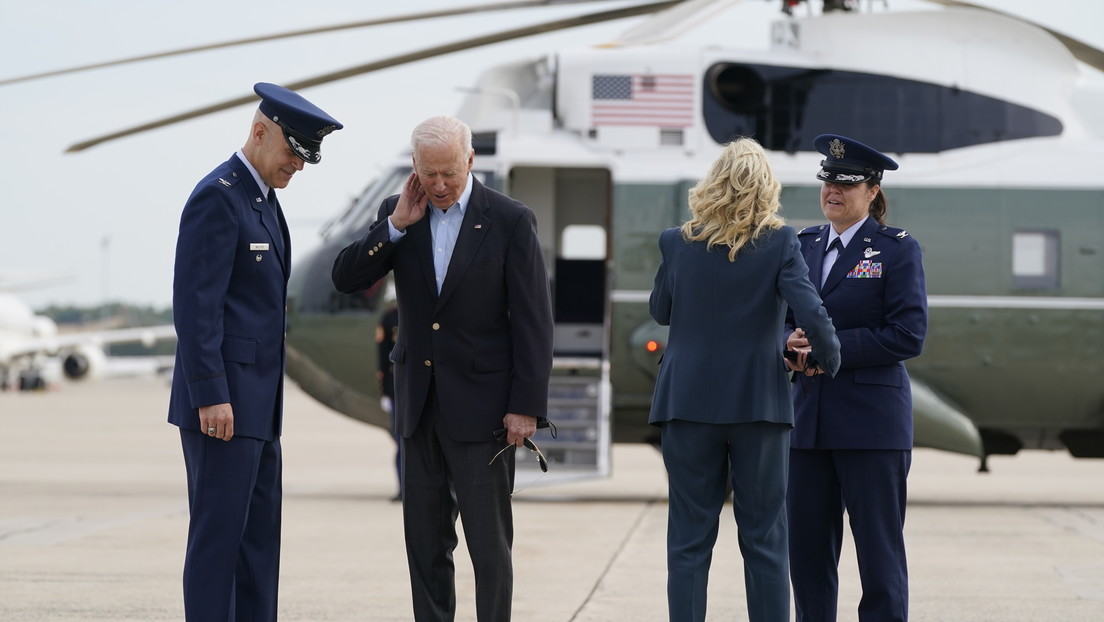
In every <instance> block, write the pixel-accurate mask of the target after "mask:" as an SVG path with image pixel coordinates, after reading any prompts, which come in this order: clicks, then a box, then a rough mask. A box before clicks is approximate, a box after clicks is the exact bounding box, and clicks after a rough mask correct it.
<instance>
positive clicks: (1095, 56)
mask: <svg viewBox="0 0 1104 622" xmlns="http://www.w3.org/2000/svg"><path fill="white" fill-rule="evenodd" d="M929 2H933V3H935V4H940V5H943V6H957V7H964V8H968V9H980V10H982V11H989V12H990V13H996V14H998V15H1003V16H1005V17H1009V18H1012V19H1014V20H1017V21H1021V22H1024V23H1026V24H1031V25H1032V26H1035V27H1036V28H1041V29H1043V30H1045V31H1047V33H1048V34H1050V35H1051V36H1053V37H1054V38H1055V39H1058V40H1059V41H1060V42H1061V43H1062V45H1064V46H1066V49H1067V50H1069V51H1070V54H1073V57H1074V58H1076V59H1077V60H1079V61H1081V62H1083V63H1085V64H1086V65H1089V66H1091V67H1095V68H1096V69H1097V70H1098V71H1104V50H1101V49H1100V48H1096V47H1093V46H1091V45H1089V44H1088V43H1085V42H1084V41H1081V40H1080V39H1075V38H1073V37H1070V36H1068V35H1064V34H1062V33H1060V32H1058V31H1056V30H1051V29H1050V28H1047V27H1046V26H1044V25H1042V24H1040V23H1038V22H1034V21H1031V20H1029V19H1026V18H1023V17H1020V16H1019V15H1013V14H1011V13H1005V12H1004V11H1001V10H999V9H991V8H989V7H986V6H981V5H979V4H974V3H973V2H960V1H959V0H929Z"/></svg>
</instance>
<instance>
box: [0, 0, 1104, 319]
mask: <svg viewBox="0 0 1104 622" xmlns="http://www.w3.org/2000/svg"><path fill="white" fill-rule="evenodd" d="M492 1H497V0H420V1H418V2H406V3H384V2H363V1H360V0H343V1H328V2H313V3H312V2H302V1H289V0H268V1H266V2H263V3H262V2H227V1H226V0H219V1H214V0H188V1H186V2H184V1H176V0H163V1H158V2H150V1H148V0H131V1H124V0H100V1H97V2H88V1H87V0H50V1H48V2H28V1H27V0H0V15H2V16H3V19H2V20H0V79H3V78H8V77H14V76H19V75H24V74H28V73H34V72H38V71H47V70H51V69H57V68H60V67H67V66H72V65H79V64H85V63H91V62H97V61H104V60H112V59H115V58H120V57H125V56H134V55H139V54H148V53H153V52H159V51H163V50H167V49H173V48H178V47H187V46H193V45H198V44H202V43H208V42H216V41H222V40H227V39H235V38H242V37H247V36H254V35H262V34H268V33H272V32H280V31H285V30H293V29H300V28H307V27H311V26H320V25H329V24H336V23H340V22H343V21H356V20H365V19H370V18H374V17H379V16H381V15H384V14H407V13H411V12H415V11H422V10H431V9H439V8H450V7H454V6H458V5H462V4H482V3H486V2H492ZM861 1H862V5H863V6H864V7H866V6H867V5H869V3H870V0H861ZM975 1H976V3H978V4H984V5H988V6H994V7H999V8H1001V9H1002V10H1005V11H1007V12H1011V13H1015V14H1018V15H1022V16H1025V17H1028V18H1031V19H1035V20H1038V21H1040V22H1042V23H1044V24H1046V25H1048V26H1050V27H1052V28H1055V29H1057V30H1060V31H1063V32H1066V33H1067V34H1070V35H1073V36H1075V37H1078V38H1081V39H1083V40H1085V41H1087V42H1089V43H1092V44H1094V45H1096V46H1102V47H1104V3H1101V2H1100V1H1099V0H1051V1H1048V2H1041V1H1037V0H999V1H998V0H975ZM624 4H631V2H624V1H623V2H620V3H617V2H611V3H597V4H592V5H582V6H577V7H554V8H544V9H528V10H520V11H513V12H510V13H508V14H507V15H505V16H502V15H498V16H494V17H491V16H488V15H486V14H484V15H477V16H466V17H461V18H450V19H437V20H430V21H423V22H418V23H414V24H406V25H391V26H383V27H375V28H370V29H360V30H356V31H350V32H344V33H337V34H328V35H320V36H311V37H304V38H298V39H293V40H289V41H284V42H279V43H265V44H258V45H252V46H245V47H241V48H236V49H233V50H223V51H213V52H203V53H198V54H193V55H189V56H186V57H181V58H174V59H162V60H156V61H151V62H145V63H140V64H134V65H128V66H124V67H116V68H110V69H100V70H95V71H90V72H86V73H82V74H75V75H69V76H62V77H54V78H47V79H43V80H39V81H36V82H30V83H23V84H16V85H8V86H0V146H2V148H3V150H4V152H5V153H6V154H7V157H6V158H5V162H4V166H3V167H2V168H0V171H2V172H0V182H2V183H0V274H7V273H10V272H12V271H40V270H56V271H58V272H61V273H65V274H68V275H70V278H69V279H68V280H67V281H65V282H63V283H62V284H58V285H52V286H49V287H44V288H41V289H38V290H34V291H28V292H23V293H22V294H21V296H22V297H23V298H24V299H25V300H27V301H28V302H29V303H30V304H32V305H33V306H35V307H36V308H38V307H41V306H44V305H46V304H49V303H61V304H68V303H74V304H81V305H92V304H98V303H100V302H101V301H102V300H103V299H104V297H105V296H106V297H107V298H108V299H110V300H121V301H125V302H131V303H137V304H152V305H155V306H158V307H161V306H168V305H169V304H170V303H171V298H172V264H173V254H174V247H175V243H176V230H177V225H178V222H179V216H180V209H181V208H182V206H183V204H184V201H185V199H186V198H187V196H188V194H189V193H190V192H191V190H192V188H193V187H194V186H195V183H196V182H197V181H198V180H199V179H200V178H202V177H203V176H204V175H205V174H206V173H207V172H209V171H210V170H211V169H212V168H214V166H215V165H217V164H218V163H220V162H222V161H224V160H225V159H226V158H227V157H228V156H229V155H230V154H231V153H233V152H234V151H235V150H236V149H238V148H239V147H241V145H242V144H243V143H244V141H245V138H246V134H247V132H248V129H249V122H250V120H251V118H252V114H253V108H252V107H250V106H241V107H238V108H234V109H231V110H228V111H224V112H221V113H218V114H215V115H210V116H207V117H203V118H201V119H196V120H192V121H188V122H184V123H181V124H178V125H176V126H172V127H169V128H163V129H160V130H155V131H152V132H147V133H145V134H142V135H139V136H134V137H130V138H125V139H122V140H118V141H115V142H111V143H108V144H105V145H101V146H98V147H94V148H92V149H89V150H86V151H84V152H81V153H78V154H65V153H64V151H65V149H66V147H68V146H69V145H70V144H72V143H74V142H77V141H80V140H83V139H86V138H90V137H93V136H98V135H100V134H104V133H108V132H111V131H115V130H119V129H122V128H125V127H129V126H131V125H135V124H138V123H142V122H147V121H151V120H154V119H157V118H160V117H162V116H167V115H170V114H175V113H178V112H182V111H184V110H188V109H190V108H193V107H197V106H200V105H205V104H210V103H214V102H217V101H221V100H223V99H228V98H232V97H237V96H241V95H247V94H250V93H251V92H252V85H253V83H254V82H258V81H265V82H275V83H285V82H292V81H295V80H299V79H302V78H305V77H309V76H312V75H316V74H320V73H325V72H329V71H333V70H336V69H341V68H345V67H350V66H354V65H358V64H362V63H365V62H368V61H371V60H376V59H380V58H384V57H387V56H391V55H393V54H396V53H399V52H403V51H409V50H414V49H419V48H422V47H428V46H432V45H437V44H440V43H442V42H447V41H453V40H457V39H463V38H467V37H470V36H474V35H476V34H481V33H487V32H492V31H495V30H499V29H504V28H510V27H514V26H516V25H521V24H529V23H536V22H543V21H546V20H551V19H555V18H559V17H564V16H567V15H573V14H577V13H583V12H591V11H598V10H602V9H604V8H613V7H614V6H620V5H624ZM744 4H745V5H746V6H742V7H738V8H737V9H736V10H738V11H741V12H746V14H747V17H748V18H749V19H756V20H760V21H762V22H763V27H762V33H763V35H762V39H761V40H759V41H743V42H741V43H742V44H743V45H745V46H748V47H761V46H764V45H766V40H767V32H768V24H767V21H768V20H769V19H770V18H773V17H775V16H776V15H778V7H779V6H780V2H779V0H771V1H770V2H765V1H763V0H745V2H744ZM875 4H877V5H881V1H880V0H879V1H878V2H877V3H875ZM889 4H890V6H891V7H893V8H915V7H916V6H918V2H917V1H916V0H889ZM920 4H922V3H920ZM249 7H252V9H250V8H249ZM640 20H641V18H633V19H630V20H622V21H620V22H617V23H612V24H607V25H598V26H589V27H586V28H583V29H577V30H576V31H573V32H571V33H560V34H549V35H541V36H540V37H536V38H533V39H530V40H527V41H520V42H511V43H505V44H498V45H495V46H491V47H488V48H483V49H481V50H474V51H469V52H463V53H458V54H455V55H453V56H452V57H450V58H447V59H439V60H429V61H420V62H418V63H414V64H410V65H406V66H404V67H399V68H394V69H389V70H385V71H381V72H377V73H374V74H369V75H366V76H362V77H358V78H353V79H348V80H345V81H342V82H338V83H334V84H331V85H326V86H320V87H314V88H310V89H307V90H305V91H303V94H304V95H305V96H306V97H308V98H309V99H311V100H312V101H313V102H315V103H316V104H318V105H319V106H321V107H322V108H323V109H325V110H326V111H327V112H329V113H330V114H331V115H333V116H334V117H336V118H337V119H338V120H340V121H342V122H343V123H344V124H345V126H346V128H345V129H344V130H341V131H338V132H335V133H334V134H331V135H330V136H328V137H327V138H326V139H325V141H324V143H323V149H322V153H323V161H322V163H321V164H319V165H317V166H310V165H308V166H307V168H306V169H305V170H304V171H302V172H300V173H298V174H296V176H295V178H294V179H293V180H292V183H291V185H290V186H289V187H288V188H287V189H286V190H284V191H282V192H281V195H280V196H281V198H280V202H281V204H282V205H283V206H284V210H285V214H286V216H287V218H288V221H289V224H290V226H291V233H292V240H293V247H294V249H295V254H296V255H298V256H303V254H304V253H305V251H307V250H309V249H310V248H312V247H314V246H315V245H316V244H317V240H318V230H319V228H320V227H321V226H322V225H323V223H324V222H325V221H326V220H327V219H329V218H330V217H332V216H333V215H335V214H336V213H337V212H338V211H340V210H342V209H344V208H345V207H346V206H347V205H348V203H349V202H350V201H351V200H352V199H353V198H354V197H355V196H356V195H357V194H359V193H360V191H361V190H363V188H364V186H365V185H366V184H367V183H368V182H369V181H370V180H371V179H372V178H373V177H375V175H376V173H377V172H378V171H379V170H380V167H381V166H383V165H384V164H386V163H388V162H390V160H391V159H392V157H393V156H394V155H396V154H397V153H399V152H401V151H403V150H404V149H405V148H406V145H407V142H408V137H409V132H410V129H411V128H412V127H413V126H414V125H415V124H416V123H417V122H419V121H421V120H422V119H424V118H425V117H428V116H431V115H434V114H451V113H454V112H456V110H457V108H458V106H459V103H460V99H461V97H462V96H463V95H462V93H460V92H459V91H458V87H465V86H470V85H472V84H473V83H474V82H475V79H476V77H477V76H478V74H479V73H481V72H482V71H483V70H484V69H485V68H487V67H489V66H492V65H494V64H496V63H498V62H501V61H502V60H504V59H513V58H517V57H535V56H539V55H542V54H544V53H547V52H550V51H554V50H556V49H558V48H560V47H576V46H580V45H586V44H591V43H596V42H601V41H604V40H608V39H610V38H612V37H614V36H616V35H617V34H618V33H620V32H622V31H624V30H626V29H627V28H629V27H630V26H632V25H634V24H636V23H638V22H639V21H640Z"/></svg>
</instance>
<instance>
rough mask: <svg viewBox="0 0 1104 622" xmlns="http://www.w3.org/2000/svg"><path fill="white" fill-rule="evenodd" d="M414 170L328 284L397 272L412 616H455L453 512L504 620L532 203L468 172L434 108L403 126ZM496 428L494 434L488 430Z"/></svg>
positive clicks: (540, 359)
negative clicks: (415, 124) (511, 447)
mask: <svg viewBox="0 0 1104 622" xmlns="http://www.w3.org/2000/svg"><path fill="white" fill-rule="evenodd" d="M411 147H412V150H413V163H414V173H412V174H411V175H410V177H409V178H407V180H406V183H405V184H404V185H403V188H402V192H401V194H399V195H398V196H392V197H390V198H388V199H386V200H384V202H383V204H382V205H381V206H380V210H379V217H378V219H377V221H376V223H375V224H374V225H373V226H372V228H371V229H369V231H368V233H367V234H366V235H365V236H364V237H363V238H362V239H361V240H359V241H357V242H354V243H352V244H350V245H349V246H347V247H346V248H345V249H344V250H342V251H341V253H340V254H339V255H338V257H337V260H336V261H335V262H334V267H333V282H334V285H335V286H336V287H337V289H338V291H341V292H346V293H350V292H354V291H357V290H361V289H365V288H367V287H369V286H370V285H372V284H373V283H375V282H376V281H377V280H379V279H380V278H383V276H384V275H386V274H387V273H388V272H391V271H394V279H395V289H396V293H397V296H398V305H399V326H401V327H402V329H401V331H400V334H399V341H398V344H397V345H396V346H395V348H394V350H393V352H392V355H391V359H392V360H393V361H394V363H395V402H396V406H397V409H398V410H397V413H396V414H397V416H396V423H397V429H398V432H399V434H400V435H401V436H402V437H403V440H402V454H403V484H402V486H403V520H404V525H405V531H406V551H407V559H408V562H409V566H410V582H411V590H412V594H413V601H414V617H415V619H416V620H419V621H423V622H424V621H438V620H452V619H453V617H454V615H455V609H456V595H455V592H456V588H455V579H454V573H455V571H454V566H453V561H452V552H453V549H455V548H456V544H457V536H456V518H457V515H458V514H459V515H460V516H463V520H464V534H465V536H466V538H467V544H468V551H469V553H470V554H471V558H472V566H473V567H474V570H475V584H476V609H477V615H478V619H479V620H481V621H485V622H490V621H496V622H502V621H505V620H509V619H510V610H511V600H512V591H513V568H512V562H511V552H510V551H511V547H512V546H513V514H512V509H511V507H510V493H511V490H512V488H513V479H514V453H515V451H507V452H504V453H503V454H502V455H501V456H500V457H498V458H495V456H496V454H498V453H499V451H500V449H502V448H503V444H502V443H503V442H505V443H508V444H510V445H514V446H515V447H518V448H520V447H523V444H524V442H525V439H526V438H528V437H530V436H532V435H533V434H534V433H535V432H536V430H537V427H538V424H539V423H540V422H541V421H542V420H543V419H544V416H545V414H546V410H547V405H548V377H549V375H550V373H551V366H552V305H551V302H550V294H549V287H548V279H547V275H546V272H545V266H544V258H543V256H542V254H541V248H540V243H539V242H538V239H537V231H536V218H535V217H534V215H533V212H532V211H531V210H530V209H529V208H527V207H526V206H525V205H522V204H521V203H519V202H518V201H515V200H513V199H511V198H509V197H507V196H504V195H502V194H500V193H498V192H495V191H494V190H492V189H490V188H487V187H485V186H483V184H481V183H479V181H478V180H476V179H475V177H474V176H473V175H472V174H471V170H472V165H473V163H474V158H475V151H474V149H472V145H471V129H469V128H468V126H467V125H465V124H464V123H463V122H462V121H460V120H458V119H455V118H452V117H432V118H430V119H427V120H426V121H424V122H422V123H421V124H419V125H418V127H416V128H415V129H414V132H413V134H412V136H411ZM500 429H503V430H504V432H503V433H502V434H501V435H500V439H501V440H499V439H496V436H495V432H496V431H497V430H500Z"/></svg>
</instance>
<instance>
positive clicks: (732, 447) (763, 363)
mask: <svg viewBox="0 0 1104 622" xmlns="http://www.w3.org/2000/svg"><path fill="white" fill-rule="evenodd" d="M780 193H781V185H780V184H779V183H778V181H777V180H776V179H775V177H774V174H773V172H772V171H771V167H770V163H769V162H768V160H767V156H766V153H765V152H764V151H763V148H762V147H760V146H759V144H758V143H757V142H755V141H754V140H752V139H750V138H741V139H738V140H736V141H734V142H732V143H730V144H728V145H726V146H725V149H724V151H723V152H722V153H721V155H720V157H719V158H717V160H716V161H715V162H714V163H713V165H712V167H711V168H710V170H709V173H708V175H707V176H706V177H705V179H703V180H702V181H701V182H700V183H698V185H697V186H695V187H694V188H693V189H692V190H691V191H690V197H689V204H690V214H691V218H690V220H689V221H687V222H686V223H684V224H683V225H682V227H680V228H672V229H668V230H666V231H664V232H663V233H661V234H660V237H659V246H660V251H661V254H662V257H661V261H660V264H659V270H658V272H657V273H656V277H655V286H654V288H653V290H652V294H651V299H650V301H649V308H650V311H651V314H652V317H653V318H655V320H656V321H657V322H659V323H660V324H663V325H669V326H670V327H671V328H670V336H669V339H668V343H667V350H666V352H665V354H664V356H663V360H662V362H661V364H660V369H659V377H658V379H657V381H656V387H655V395H654V397H653V400H652V409H651V415H650V417H649V422H650V423H652V424H653V425H656V426H660V427H661V428H662V430H661V432H660V437H661V442H662V450H663V461H664V464H665V466H666V467H667V473H668V478H669V497H670V506H669V510H668V512H669V513H668V524H667V601H668V610H669V613H670V619H671V620H672V621H680V622H681V621H700V620H704V619H705V610H706V591H707V590H706V588H707V583H708V578H709V565H710V561H711V559H712V555H713V545H714V543H715V542H716V540H717V530H718V526H719V522H720V512H721V508H722V506H723V505H724V501H725V497H726V494H727V487H728V485H729V483H731V486H732V491H733V503H732V511H733V514H734V516H735V518H736V524H737V526H738V528H739V542H740V551H741V553H742V554H743V558H744V580H745V583H746V586H747V608H748V617H749V619H750V620H751V621H752V622H787V621H788V620H789V616H790V613H789V611H790V583H789V566H788V561H787V542H788V539H787V520H786V505H785V502H786V482H787V477H788V462H787V460H788V452H789V434H790V429H791V427H792V425H793V403H792V400H791V397H790V382H789V378H788V375H787V369H788V368H790V363H789V362H787V361H785V359H784V358H783V356H782V344H781V341H780V340H779V335H780V334H781V330H782V327H783V321H784V319H785V317H786V309H787V304H788V305H789V307H790V308H791V309H792V310H793V313H794V316H795V317H796V318H797V320H798V322H799V324H800V325H801V326H802V327H803V328H804V331H805V335H806V337H807V338H808V340H809V344H810V345H811V347H812V356H813V357H814V358H815V359H816V361H818V363H816V364H815V366H813V367H810V370H811V371H810V373H827V374H829V375H834V374H835V373H836V370H837V369H838V368H839V364H840V358H839V341H837V339H836V336H835V331H834V329H833V328H832V320H831V318H829V317H828V313H827V312H826V311H825V310H824V307H823V306H822V305H821V302H820V297H819V296H818V295H817V292H816V289H815V288H814V287H813V285H812V283H810V281H809V278H808V272H809V271H808V268H807V266H806V264H805V260H804V259H803V258H802V256H801V252H800V246H799V245H798V241H797V234H796V232H795V231H794V230H793V229H792V228H791V227H787V226H785V224H784V221H783V219H782V218H781V217H780V216H779V215H778V210H779V207H780V205H779V195H780Z"/></svg>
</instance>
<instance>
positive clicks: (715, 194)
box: [682, 138, 786, 261]
mask: <svg viewBox="0 0 1104 622" xmlns="http://www.w3.org/2000/svg"><path fill="white" fill-rule="evenodd" d="M781 194H782V184H780V183H779V182H778V180H777V179H775V177H774V173H773V172H772V171H771V167H770V162H769V161H768V160H767V154H766V152H765V151H763V147H761V146H760V145H759V143H758V142H756V141H755V139H753V138H738V139H736V140H734V141H732V142H730V143H728V144H727V145H725V147H724V151H722V152H721V155H720V156H719V157H718V158H717V159H716V161H714V162H713V166H711V167H710V169H709V174H708V175H706V176H705V178H704V179H702V180H701V181H699V182H698V184H697V185H696V186H694V187H693V188H691V189H690V197H689V203H690V220H688V221H686V222H685V223H683V225H682V237H683V239H684V240H686V241H687V242H693V241H702V240H704V241H705V242H706V246H707V248H709V249H710V250H712V248H713V247H714V246H727V247H728V260H729V261H736V254H737V253H739V252H740V249H741V248H743V247H744V245H745V244H747V243H748V242H751V241H753V240H755V239H756V238H758V237H759V236H760V235H762V234H763V233H765V232H767V231H768V230H773V229H778V228H780V227H782V226H783V225H784V224H786V221H785V219H783V218H782V217H781V216H779V215H778V209H779V208H780V207H781V203H779V197H780V196H781Z"/></svg>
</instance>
